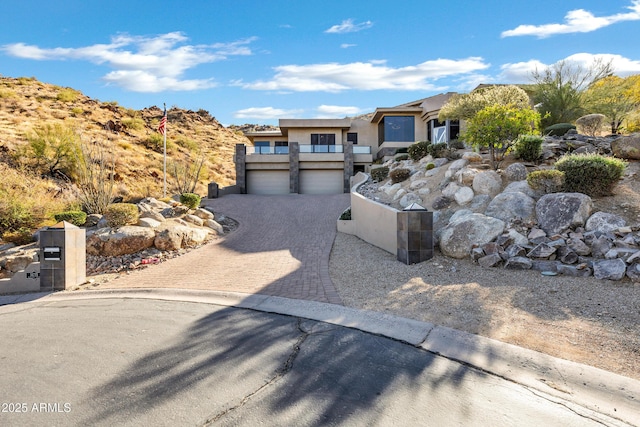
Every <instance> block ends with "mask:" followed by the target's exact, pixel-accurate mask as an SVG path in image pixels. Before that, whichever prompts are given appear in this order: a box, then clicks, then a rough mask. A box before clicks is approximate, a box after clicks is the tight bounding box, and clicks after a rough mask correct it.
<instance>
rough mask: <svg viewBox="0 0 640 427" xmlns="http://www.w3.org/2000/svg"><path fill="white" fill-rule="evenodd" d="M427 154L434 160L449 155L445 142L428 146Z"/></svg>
mask: <svg viewBox="0 0 640 427" xmlns="http://www.w3.org/2000/svg"><path fill="white" fill-rule="evenodd" d="M427 152H428V153H429V154H431V157H433V158H434V159H435V158H437V157H447V156H448V155H449V147H448V146H447V143H446V142H439V143H437V144H430V145H429V147H427Z"/></svg>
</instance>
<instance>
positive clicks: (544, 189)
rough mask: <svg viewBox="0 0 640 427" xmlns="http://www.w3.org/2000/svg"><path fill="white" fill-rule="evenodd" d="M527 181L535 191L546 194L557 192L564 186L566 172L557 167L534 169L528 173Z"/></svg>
mask: <svg viewBox="0 0 640 427" xmlns="http://www.w3.org/2000/svg"><path fill="white" fill-rule="evenodd" d="M527 183H528V184H529V187H531V188H533V189H534V190H535V191H538V192H541V193H544V194H549V193H557V192H560V191H562V190H563V188H564V172H562V171H559V170H556V169H544V170H539V171H533V172H531V173H530V174H528V175H527Z"/></svg>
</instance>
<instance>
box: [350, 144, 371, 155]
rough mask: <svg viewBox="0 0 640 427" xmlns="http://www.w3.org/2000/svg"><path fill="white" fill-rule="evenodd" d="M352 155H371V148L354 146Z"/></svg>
mask: <svg viewBox="0 0 640 427" xmlns="http://www.w3.org/2000/svg"><path fill="white" fill-rule="evenodd" d="M353 154H371V147H370V146H369V145H354V146H353Z"/></svg>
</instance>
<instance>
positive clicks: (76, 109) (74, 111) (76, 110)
mask: <svg viewBox="0 0 640 427" xmlns="http://www.w3.org/2000/svg"><path fill="white" fill-rule="evenodd" d="M83 113H84V110H83V109H82V108H80V107H73V108H72V109H71V115H72V116H73V117H78V116H80V115H82V114H83Z"/></svg>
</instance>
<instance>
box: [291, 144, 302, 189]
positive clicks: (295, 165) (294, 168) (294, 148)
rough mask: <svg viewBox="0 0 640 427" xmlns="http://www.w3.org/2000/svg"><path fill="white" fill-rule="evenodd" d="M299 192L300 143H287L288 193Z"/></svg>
mask: <svg viewBox="0 0 640 427" xmlns="http://www.w3.org/2000/svg"><path fill="white" fill-rule="evenodd" d="M299 192H300V144H298V143H297V142H290V143H289V193H299Z"/></svg>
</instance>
